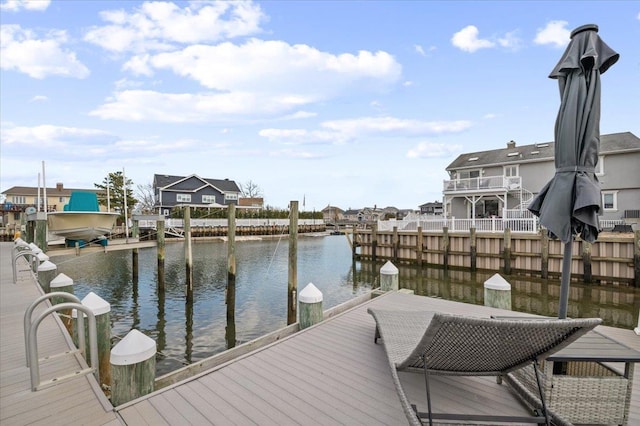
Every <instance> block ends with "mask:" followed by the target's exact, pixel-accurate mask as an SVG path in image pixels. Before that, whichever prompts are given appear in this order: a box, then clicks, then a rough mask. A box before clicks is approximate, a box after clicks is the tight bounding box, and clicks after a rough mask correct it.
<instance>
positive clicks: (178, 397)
mask: <svg viewBox="0 0 640 426" xmlns="http://www.w3.org/2000/svg"><path fill="white" fill-rule="evenodd" d="M369 306H384V307H389V308H391V307H393V308H398V309H416V308H417V309H428V310H437V311H445V312H451V313H456V314H465V315H477V316H490V315H505V314H509V315H512V316H513V315H527V314H522V313H515V312H511V311H504V310H499V309H492V308H486V307H483V306H476V305H467V304H462V303H457V302H450V301H446V300H442V299H435V298H429V297H420V296H411V295H406V294H401V293H393V294H389V295H384V296H381V297H378V298H376V299H373V300H372V301H370V302H367V303H365V304H363V305H360V306H358V307H356V308H354V309H351V310H349V311H347V312H345V313H343V314H341V315H338V316H336V317H333V318H331V319H329V320H327V321H325V322H323V323H322V324H320V325H318V326H314V327H311V328H309V329H307V330H305V331H302V332H299V333H297V334H294V335H292V336H290V337H288V338H285V339H283V340H281V341H279V342H276V343H274V344H272V345H270V346H268V347H265V348H262V349H258V350H256V351H254V352H252V353H250V354H248V355H246V356H243V357H239V358H238V359H235V360H232V361H230V362H227V363H225V364H222V365H221V366H219V367H217V368H215V369H212V370H209V371H207V372H205V373H202V374H200V375H198V376H195V377H193V378H191V379H188V380H184V381H182V382H179V383H177V384H175V385H173V386H170V387H167V388H165V389H161V390H159V391H157V392H155V393H153V394H150V395H147V396H146V397H144V398H142V399H139V400H136V401H133V402H131V403H128V404H124V405H123V406H121V407H117V408H116V410H117V411H118V412H119V414H120V415H121V416H122V418H123V419H124V420H125V421H126V423H127V424H131V425H138V424H140V425H142V424H154V425H160V424H168V425H175V424H222V425H226V424H260V425H269V424H273V425H282V424H305V425H306V424H318V425H327V424H350V425H351V424H368V425H372V424H380V425H400V424H406V419H405V416H404V413H403V412H402V410H401V408H400V404H399V401H398V397H397V395H396V392H395V388H394V386H393V382H392V380H391V374H390V372H389V366H388V364H387V360H386V356H385V354H384V348H383V346H382V345H381V344H378V345H375V344H374V343H373V334H374V327H375V323H374V321H373V318H372V317H371V316H370V315H368V314H367V313H366V309H367V307H369ZM599 329H600V330H602V331H604V332H605V333H606V334H608V335H609V336H611V337H614V338H616V339H617V340H619V341H623V342H624V343H625V344H627V345H628V346H631V347H634V348H635V349H639V350H640V337H637V336H636V335H635V334H634V333H633V331H631V330H622V329H614V328H611V327H599ZM638 374H639V373H636V378H637V377H638ZM402 380H403V381H404V383H405V384H404V386H405V388H406V389H407V391H408V393H409V394H410V395H413V396H414V398H415V399H414V400H417V401H424V396H423V394H424V383H423V380H424V379H423V377H422V375H420V374H411V373H403V375H402ZM637 387H638V386H636V390H635V392H634V393H633V396H632V403H631V407H632V408H631V418H630V420H629V423H628V424H629V425H632V424H640V409H639V406H640V392H639V391H638V389H637ZM432 389H433V390H434V391H433V392H434V394H435V396H434V402H435V405H434V410H436V411H439V410H443V411H444V410H454V411H460V412H468V413H483V414H522V413H523V410H522V407H521V406H520V404H519V403H518V401H517V400H516V399H515V398H514V396H513V394H512V392H511V391H510V389H509V388H508V387H507V386H506V385H498V384H496V382H495V378H493V377H484V378H483V377H457V378H453V380H451V378H448V380H447V382H446V385H445V382H444V381H443V380H442V379H438V378H437V377H436V380H434V385H433V388H432ZM436 407H437V408H436Z"/></svg>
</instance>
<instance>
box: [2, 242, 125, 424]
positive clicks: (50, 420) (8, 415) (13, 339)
mask: <svg viewBox="0 0 640 426" xmlns="http://www.w3.org/2000/svg"><path fill="white" fill-rule="evenodd" d="M12 248H13V243H0V348H1V349H0V424H3V425H4V424H7V425H23V424H43V425H44V424H46V425H68V424H74V423H75V424H80V423H82V424H90V425H102V424H109V425H111V426H113V425H115V424H122V422H121V421H120V420H119V417H118V416H117V414H116V413H115V412H114V411H113V410H112V409H111V407H110V404H109V402H108V400H107V399H106V397H105V396H104V394H102V392H101V391H99V390H97V389H98V384H97V383H96V382H95V379H94V378H93V377H92V376H91V377H87V376H84V377H78V378H75V379H73V380H69V381H66V382H63V383H59V384H57V385H55V386H52V387H49V388H46V389H43V390H39V391H36V392H32V391H31V381H30V372H29V369H28V368H27V367H26V355H25V349H24V332H23V329H24V327H23V320H24V312H25V310H26V309H27V307H28V306H29V305H30V304H31V303H32V302H33V300H35V299H36V298H38V297H39V296H40V295H42V291H41V290H40V288H39V286H38V284H37V283H36V281H35V279H34V277H33V274H32V273H31V272H30V271H29V270H28V268H26V267H24V266H20V264H19V267H18V271H19V273H18V282H17V283H15V284H14V283H13V272H12V266H11V262H12V258H11V251H12ZM45 308H46V306H45V305H44V304H43V305H41V306H40V307H38V308H37V309H36V310H35V311H34V315H33V317H32V318H33V319H35V318H36V317H37V315H39V314H40V313H41V312H43V311H44V309H45ZM68 339H69V337H68V334H67V333H66V330H64V328H63V327H62V326H61V324H60V323H59V322H58V321H56V320H55V319H54V317H53V316H49V317H47V318H45V319H44V320H43V321H42V323H41V325H40V327H39V329H38V351H39V356H40V357H41V358H42V357H45V356H49V355H54V354H58V353H62V352H64V351H66V350H69V349H70V346H69V340H68ZM80 369H81V366H80V363H79V361H78V360H77V358H76V357H75V356H74V355H68V356H64V357H61V358H56V359H52V360H44V361H42V362H41V363H40V379H41V381H45V380H48V379H51V378H53V377H57V376H60V375H62V374H68V373H71V372H73V371H77V370H80ZM91 380H93V383H92V382H90V381H91ZM105 407H107V408H105Z"/></svg>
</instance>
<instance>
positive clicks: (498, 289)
mask: <svg viewBox="0 0 640 426" xmlns="http://www.w3.org/2000/svg"><path fill="white" fill-rule="evenodd" d="M484 306H490V307H492V308H500V309H508V310H511V284H509V282H508V281H507V280H505V279H504V278H502V276H501V275H500V274H494V275H493V276H492V277H491V278H489V279H488V280H486V281H485V282H484Z"/></svg>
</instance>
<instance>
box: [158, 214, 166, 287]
mask: <svg viewBox="0 0 640 426" xmlns="http://www.w3.org/2000/svg"><path fill="white" fill-rule="evenodd" d="M156 245H157V246H158V254H157V257H158V290H159V291H164V258H165V242H164V218H159V219H158V220H157V221H156Z"/></svg>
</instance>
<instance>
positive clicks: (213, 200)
mask: <svg viewBox="0 0 640 426" xmlns="http://www.w3.org/2000/svg"><path fill="white" fill-rule="evenodd" d="M153 191H154V194H155V199H156V203H155V206H156V208H157V211H158V214H161V215H164V216H169V215H170V214H171V210H172V209H173V208H175V207H178V206H185V205H188V206H191V207H226V206H228V205H229V204H235V205H238V200H239V199H240V194H241V191H240V188H239V187H238V185H237V184H236V183H235V182H234V181H232V180H229V179H208V178H202V177H200V176H198V175H195V174H193V175H190V176H170V175H161V174H156V175H154V176H153Z"/></svg>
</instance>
